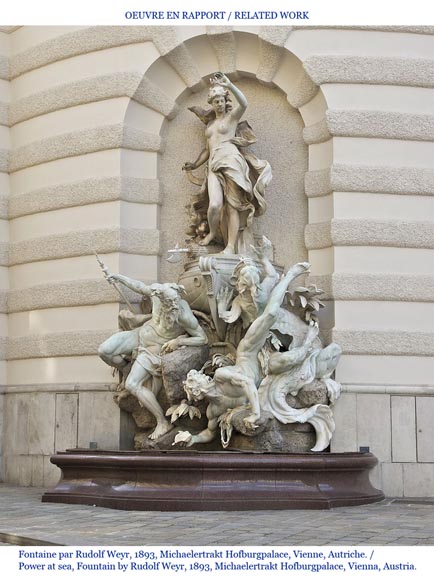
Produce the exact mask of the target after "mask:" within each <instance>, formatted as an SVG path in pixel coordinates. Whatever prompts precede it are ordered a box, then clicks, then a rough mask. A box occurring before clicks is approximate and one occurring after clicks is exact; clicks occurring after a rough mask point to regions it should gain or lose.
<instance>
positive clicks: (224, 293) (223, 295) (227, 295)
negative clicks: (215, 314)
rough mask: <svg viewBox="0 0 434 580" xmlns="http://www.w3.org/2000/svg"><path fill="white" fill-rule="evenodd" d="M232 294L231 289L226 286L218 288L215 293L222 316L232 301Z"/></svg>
mask: <svg viewBox="0 0 434 580" xmlns="http://www.w3.org/2000/svg"><path fill="white" fill-rule="evenodd" d="M233 295H234V293H233V290H231V289H230V288H228V287H227V286H226V287H225V288H222V289H221V290H219V293H218V294H217V304H218V311H219V314H220V316H222V314H223V313H224V312H225V311H226V310H228V309H229V305H230V303H231V301H232V296H233Z"/></svg>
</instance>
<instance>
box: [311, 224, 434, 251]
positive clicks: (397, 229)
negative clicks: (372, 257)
mask: <svg viewBox="0 0 434 580" xmlns="http://www.w3.org/2000/svg"><path fill="white" fill-rule="evenodd" d="M305 241H306V247H307V248H308V249H309V250H314V249H315V250H316V249H321V248H329V247H331V246H389V247H394V248H434V227H433V223H432V222H422V221H415V222H406V221H401V220H373V219H347V220H344V219H332V220H331V221H330V222H321V223H316V224H308V225H307V226H306V229H305Z"/></svg>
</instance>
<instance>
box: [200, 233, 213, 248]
mask: <svg viewBox="0 0 434 580" xmlns="http://www.w3.org/2000/svg"><path fill="white" fill-rule="evenodd" d="M213 239H214V234H211V233H209V234H208V235H207V236H205V237H204V238H203V240H201V241H200V242H199V246H207V245H208V244H209V243H210V242H212V240H213Z"/></svg>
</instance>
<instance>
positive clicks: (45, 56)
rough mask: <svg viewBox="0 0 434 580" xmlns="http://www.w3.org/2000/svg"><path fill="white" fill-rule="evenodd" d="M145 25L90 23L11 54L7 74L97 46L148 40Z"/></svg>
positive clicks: (74, 54)
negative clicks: (96, 24)
mask: <svg viewBox="0 0 434 580" xmlns="http://www.w3.org/2000/svg"><path fill="white" fill-rule="evenodd" d="M150 38H151V35H150V33H149V29H148V27H145V26H90V27H88V28H86V29H84V30H74V31H72V32H69V33H66V34H62V35H61V36H58V37H56V38H51V39H49V40H46V41H44V42H41V43H39V44H37V45H35V46H32V47H31V48H29V49H27V50H25V51H23V52H21V53H19V54H17V55H15V56H14V57H12V58H11V77H12V78H15V77H17V76H19V75H21V74H23V73H25V72H28V71H31V70H34V69H36V68H40V67H42V66H45V65H47V64H50V63H53V62H57V61H59V60H64V59H67V58H71V57H74V56H78V55H81V54H87V53H90V52H94V51H97V50H104V49H107V48H115V47H117V46H124V45H126V44H137V43H140V42H146V41H149V40H150Z"/></svg>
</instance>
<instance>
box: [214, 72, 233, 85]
mask: <svg viewBox="0 0 434 580" xmlns="http://www.w3.org/2000/svg"><path fill="white" fill-rule="evenodd" d="M210 82H211V84H212V85H221V86H222V87H229V86H230V85H231V84H232V83H231V81H230V80H229V79H228V77H227V76H226V75H225V74H223V73H222V72H218V73H216V74H215V75H214V76H213V77H211V79H210Z"/></svg>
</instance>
